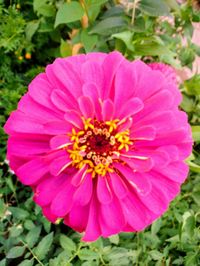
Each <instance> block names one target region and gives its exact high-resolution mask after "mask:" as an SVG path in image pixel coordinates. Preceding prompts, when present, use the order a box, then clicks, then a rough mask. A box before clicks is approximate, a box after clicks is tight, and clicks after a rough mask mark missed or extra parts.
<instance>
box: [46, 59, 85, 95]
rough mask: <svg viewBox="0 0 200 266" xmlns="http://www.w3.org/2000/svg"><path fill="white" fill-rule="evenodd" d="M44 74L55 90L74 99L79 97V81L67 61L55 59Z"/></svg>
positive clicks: (80, 91) (72, 67)
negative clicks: (65, 93)
mask: <svg viewBox="0 0 200 266" xmlns="http://www.w3.org/2000/svg"><path fill="white" fill-rule="evenodd" d="M46 74H47V77H48V79H49V81H50V82H51V83H52V85H53V87H54V88H55V89H62V90H63V91H64V92H67V93H70V94H72V95H73V96H74V98H76V97H79V96H81V94H82V90H81V87H82V82H81V79H80V77H79V75H78V73H77V72H76V71H75V67H74V65H72V64H71V63H70V62H69V61H66V60H63V59H61V58H57V59H56V60H55V61H54V62H53V64H51V65H48V66H47V67H46Z"/></svg>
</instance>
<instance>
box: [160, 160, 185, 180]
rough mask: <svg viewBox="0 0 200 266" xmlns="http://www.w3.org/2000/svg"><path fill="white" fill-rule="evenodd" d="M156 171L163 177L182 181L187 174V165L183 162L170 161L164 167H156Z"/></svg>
mask: <svg viewBox="0 0 200 266" xmlns="http://www.w3.org/2000/svg"><path fill="white" fill-rule="evenodd" d="M156 171H158V172H160V171H161V174H162V175H164V176H165V177H167V178H169V179H170V180H173V181H175V182H177V183H181V184H182V183H183V182H184V181H185V179H186V178H187V176H188V172H189V167H188V165H187V164H185V163H184V162H180V161H177V162H172V163H170V164H169V165H168V166H167V167H166V168H162V170H160V169H156Z"/></svg>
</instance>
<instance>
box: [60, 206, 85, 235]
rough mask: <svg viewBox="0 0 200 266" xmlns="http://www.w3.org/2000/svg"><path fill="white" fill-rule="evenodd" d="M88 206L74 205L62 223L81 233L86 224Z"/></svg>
mask: <svg viewBox="0 0 200 266" xmlns="http://www.w3.org/2000/svg"><path fill="white" fill-rule="evenodd" d="M88 213H89V205H87V206H80V205H74V206H73V208H72V209H71V211H70V212H69V214H68V216H67V217H65V219H64V223H65V224H67V225H68V226H70V227H72V228H73V229H74V230H76V231H78V232H80V233H81V232H83V231H84V230H85V228H86V226H87V222H88Z"/></svg>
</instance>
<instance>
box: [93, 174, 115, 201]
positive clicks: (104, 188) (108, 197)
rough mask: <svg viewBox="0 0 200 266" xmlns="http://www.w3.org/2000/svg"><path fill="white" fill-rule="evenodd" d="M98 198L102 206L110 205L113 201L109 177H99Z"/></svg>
mask: <svg viewBox="0 0 200 266" xmlns="http://www.w3.org/2000/svg"><path fill="white" fill-rule="evenodd" d="M97 198H98V200H99V202H100V203H102V204H109V203H110V202H111V201H112V198H113V196H112V191H111V189H110V186H109V183H108V180H107V177H106V176H105V177H104V176H98V180H97Z"/></svg>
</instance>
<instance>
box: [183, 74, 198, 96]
mask: <svg viewBox="0 0 200 266" xmlns="http://www.w3.org/2000/svg"><path fill="white" fill-rule="evenodd" d="M184 85H185V87H186V90H187V92H188V94H190V95H194V96H196V95H200V74H198V75H195V76H194V77H192V78H191V79H189V80H186V81H185V82H184Z"/></svg>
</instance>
